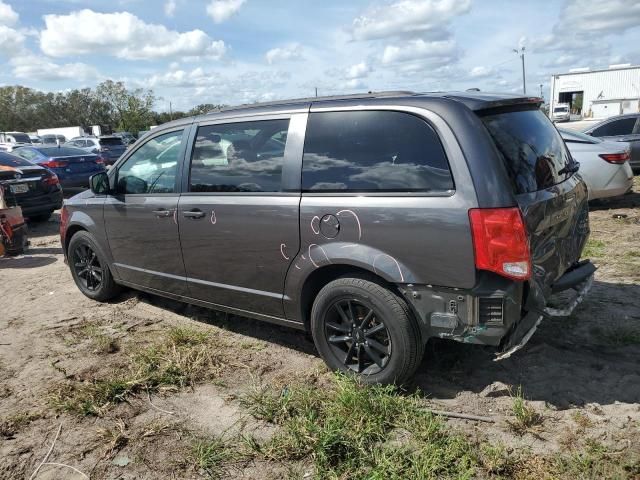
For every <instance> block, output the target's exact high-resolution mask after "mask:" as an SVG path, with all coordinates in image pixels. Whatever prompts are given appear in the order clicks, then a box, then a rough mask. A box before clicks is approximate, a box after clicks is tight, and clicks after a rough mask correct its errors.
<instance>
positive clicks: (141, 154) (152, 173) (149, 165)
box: [117, 130, 182, 194]
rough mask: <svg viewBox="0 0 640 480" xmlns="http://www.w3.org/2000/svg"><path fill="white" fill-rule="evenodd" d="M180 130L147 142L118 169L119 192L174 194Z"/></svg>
mask: <svg viewBox="0 0 640 480" xmlns="http://www.w3.org/2000/svg"><path fill="white" fill-rule="evenodd" d="M181 145H182V130H180V131H179V132H171V133H165V134H164V135H158V136H157V137H154V138H152V139H150V140H149V141H147V142H146V143H145V144H144V145H142V146H141V147H140V148H138V149H137V150H136V151H135V152H134V153H133V155H131V156H130V157H129V158H128V159H127V161H126V162H125V163H124V164H122V166H121V167H120V168H119V169H118V184H117V191H118V193H128V194H134V193H141V194H144V193H147V194H148V193H174V192H175V191H176V171H177V169H178V161H179V158H180V146H181Z"/></svg>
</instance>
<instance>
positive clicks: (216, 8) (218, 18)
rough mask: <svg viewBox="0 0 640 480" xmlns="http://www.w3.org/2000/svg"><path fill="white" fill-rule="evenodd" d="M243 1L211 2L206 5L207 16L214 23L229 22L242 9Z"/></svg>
mask: <svg viewBox="0 0 640 480" xmlns="http://www.w3.org/2000/svg"><path fill="white" fill-rule="evenodd" d="M244 2H245V0H211V3H209V5H207V15H209V16H210V17H211V18H213V21H214V22H215V23H222V22H224V21H226V20H229V18H231V17H232V16H233V15H234V14H235V13H236V12H237V11H238V10H240V7H242V4H244Z"/></svg>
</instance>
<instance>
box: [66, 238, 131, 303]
mask: <svg viewBox="0 0 640 480" xmlns="http://www.w3.org/2000/svg"><path fill="white" fill-rule="evenodd" d="M67 258H68V261H69V268H70V269H71V275H72V276H73V280H74V281H75V282H76V285H77V286H78V288H79V289H80V291H81V292H82V293H83V294H84V295H85V296H87V297H89V298H91V299H92V300H97V301H99V302H104V301H105V300H109V299H111V298H113V297H115V296H116V295H118V293H120V291H121V287H120V286H119V285H118V284H116V282H115V281H114V280H113V275H111V271H110V270H109V266H108V265H107V262H106V259H105V258H104V257H103V255H102V254H101V253H100V250H99V249H98V247H97V245H96V242H95V240H94V239H93V237H92V236H91V234H90V233H88V232H84V231H80V232H77V233H76V234H75V235H74V236H73V237H71V240H70V241H69V248H68V251H67Z"/></svg>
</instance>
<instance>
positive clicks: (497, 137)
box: [482, 109, 572, 193]
mask: <svg viewBox="0 0 640 480" xmlns="http://www.w3.org/2000/svg"><path fill="white" fill-rule="evenodd" d="M482 121H483V122H484V125H485V126H486V127H487V130H489V133H490V134H491V137H493V141H494V142H495V144H496V147H497V148H498V151H499V152H500V153H501V154H502V158H503V161H504V163H505V166H506V167H507V171H508V172H509V176H510V177H511V181H512V182H513V186H514V189H515V191H516V193H529V192H535V191H538V190H544V189H545V188H549V187H552V186H553V185H556V184H558V183H560V182H562V181H564V180H565V179H566V178H567V177H568V176H569V175H571V172H570V171H569V170H570V169H568V168H567V167H568V166H569V165H571V164H572V159H571V156H570V155H569V153H568V151H567V149H566V147H565V145H564V141H563V140H562V137H561V136H560V134H559V133H558V131H557V130H556V129H555V127H554V126H553V124H552V123H551V121H550V120H549V119H548V118H547V116H546V115H545V114H544V113H543V112H542V111H541V110H539V109H535V110H519V111H507V112H504V113H496V114H491V115H484V116H482Z"/></svg>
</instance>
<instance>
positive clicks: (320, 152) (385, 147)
mask: <svg viewBox="0 0 640 480" xmlns="http://www.w3.org/2000/svg"><path fill="white" fill-rule="evenodd" d="M302 189H303V191H307V192H345V191H348V192H431V191H445V190H451V189H453V179H452V177H451V172H450V170H449V164H448V163H447V158H446V156H445V153H444V149H443V147H442V144H441V143H440V139H439V138H438V135H437V134H436V132H435V131H434V130H433V129H432V128H431V127H430V126H429V125H428V124H427V123H426V122H425V121H424V120H422V119H420V118H418V117H416V116H414V115H411V114H408V113H402V112H391V111H361V112H318V113H312V114H311V115H310V116H309V121H308V124H307V133H306V137H305V145H304V157H303V167H302Z"/></svg>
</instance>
